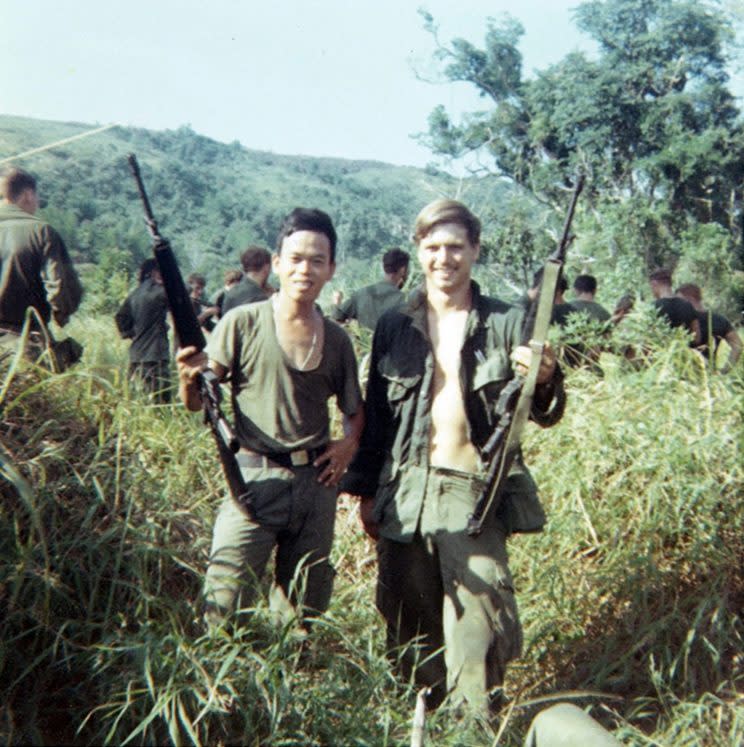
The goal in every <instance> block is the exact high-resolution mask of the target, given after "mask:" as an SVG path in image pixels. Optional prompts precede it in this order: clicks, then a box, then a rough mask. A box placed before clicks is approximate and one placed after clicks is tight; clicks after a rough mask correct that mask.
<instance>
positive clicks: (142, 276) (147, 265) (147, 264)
mask: <svg viewBox="0 0 744 747" xmlns="http://www.w3.org/2000/svg"><path fill="white" fill-rule="evenodd" d="M157 269H158V263H157V262H156V261H155V260H154V259H153V258H152V257H150V258H149V259H146V260H145V261H144V262H143V263H142V264H141V265H140V269H139V281H140V283H144V282H145V280H147V278H149V277H150V275H152V273H153V270H157Z"/></svg>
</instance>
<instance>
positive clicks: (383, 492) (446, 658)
mask: <svg viewBox="0 0 744 747" xmlns="http://www.w3.org/2000/svg"><path fill="white" fill-rule="evenodd" d="M414 238H415V241H416V243H417V250H418V251H417V253H418V259H419V262H420V263H421V268H422V270H423V274H424V280H425V287H424V288H423V290H421V291H418V292H416V293H412V294H411V295H410V298H409V301H408V303H407V304H406V305H405V306H404V307H402V308H401V309H396V310H392V311H388V312H386V313H385V314H384V315H383V316H382V317H381V319H380V321H379V323H378V325H377V329H376V332H375V335H374V341H373V346H372V360H371V364H370V378H369V384H368V389H367V401H366V407H365V411H366V413H367V423H366V426H365V429H364V433H363V436H362V441H361V445H360V450H359V453H358V455H357V457H356V458H355V459H354V461H353V463H352V466H351V467H350V469H349V473H348V475H347V476H346V478H345V479H344V481H343V489H344V490H346V491H347V492H349V493H352V494H356V495H358V496H360V497H361V504H360V511H361V516H362V521H363V524H364V526H365V529H366V531H367V532H368V533H369V534H370V535H371V536H372V537H374V538H379V541H378V544H377V550H378V561H379V569H378V583H377V606H378V608H379V610H380V612H381V613H382V615H383V616H384V617H385V619H386V621H387V627H388V643H389V647H390V648H391V649H393V648H395V649H396V653H395V654H394V656H400V655H401V649H402V658H400V659H399V661H400V664H401V668H402V670H403V672H402V673H403V675H404V676H405V677H406V678H408V677H410V675H411V674H412V673H413V674H414V676H415V680H416V682H417V683H418V684H419V685H426V686H429V687H431V688H433V690H432V695H431V697H430V699H429V705H430V706H436V705H438V704H439V703H440V702H441V701H442V699H443V698H444V696H445V695H446V694H447V693H451V698H452V702H454V703H457V702H461V701H463V700H465V701H467V702H468V703H469V705H470V706H471V707H473V709H475V711H476V712H480V713H487V712H488V710H489V706H490V705H491V696H492V695H493V694H495V693H494V690H495V689H497V688H499V687H500V685H501V684H502V680H503V676H504V670H505V668H506V664H507V662H508V661H509V660H510V659H513V658H514V657H516V656H518V655H519V653H520V650H521V643H522V634H521V628H520V624H519V618H518V616H517V607H516V602H515V599H514V588H513V583H512V578H511V574H510V572H509V567H508V563H507V554H506V538H507V536H508V535H509V534H510V533H511V532H516V531H538V530H540V529H541V528H542V526H543V524H544V521H545V516H544V513H543V511H542V508H541V506H540V503H539V501H538V498H537V492H536V488H535V484H534V482H533V480H532V478H531V477H530V475H529V473H528V472H527V470H526V469H525V467H524V465H523V464H522V462H521V459H520V460H519V461H518V462H516V463H515V466H514V468H513V470H512V473H511V474H510V476H509V479H508V481H507V489H506V495H505V500H504V501H503V503H502V504H501V506H500V508H499V510H498V511H497V512H495V513H494V515H491V516H489V517H488V518H487V520H486V523H485V525H484V530H483V533H482V534H481V535H480V537H478V538H477V539H475V538H472V537H470V536H469V535H468V534H467V532H466V526H467V520H468V516H469V515H470V514H471V513H472V512H473V509H474V506H475V502H476V500H477V498H478V495H479V493H480V492H481V489H482V487H483V479H482V475H483V471H484V465H483V464H482V462H481V458H480V449H481V448H482V447H483V445H484V443H485V441H486V439H487V438H488V436H489V435H490V433H491V432H492V430H493V428H494V404H495V402H496V400H497V398H498V396H499V393H500V391H501V389H502V388H503V386H504V385H505V384H506V382H507V381H508V380H509V379H511V378H512V377H513V375H514V368H513V367H516V369H517V370H518V371H520V372H521V373H526V366H527V365H528V362H529V357H530V355H529V349H528V348H526V347H521V346H520V333H521V328H522V320H523V316H524V310H523V309H520V308H516V307H511V306H509V305H508V304H506V303H503V302H501V301H498V300H496V299H492V298H487V297H485V296H483V295H481V293H480V290H479V288H478V285H477V284H476V283H475V282H473V281H472V280H471V269H472V266H473V264H474V263H475V261H476V259H477V258H478V255H479V253H480V244H479V241H480V222H479V220H478V219H477V218H476V217H475V216H474V215H473V214H472V213H471V212H470V211H469V210H468V209H467V208H466V207H465V205H463V204H461V203H459V202H455V201H453V200H437V201H435V202H433V203H431V204H430V205H428V206H427V207H425V208H424V209H423V210H422V211H421V213H420V214H419V216H418V218H417V219H416V225H415V233H414ZM563 398H564V394H563V388H562V385H561V374H560V372H559V369H558V368H557V366H556V361H555V355H554V353H553V351H552V350H550V349H549V348H548V349H546V351H545V353H544V355H543V358H542V361H541V366H540V371H539V376H538V386H537V391H536V396H535V400H534V402H533V407H532V413H531V414H532V418H533V419H535V420H537V421H538V422H540V421H541V420H542V421H543V422H547V416H548V412H549V411H550V410H552V408H553V407H562V405H563ZM417 636H418V638H417ZM414 639H416V640H415V641H414ZM442 647H444V652H443V654H442V652H441V649H442Z"/></svg>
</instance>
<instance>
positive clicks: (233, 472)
mask: <svg viewBox="0 0 744 747" xmlns="http://www.w3.org/2000/svg"><path fill="white" fill-rule="evenodd" d="M128 161H129V168H130V169H131V170H132V175H133V176H134V180H135V181H136V182H137V191H138V192H139V196H140V199H141V200H142V206H143V208H144V211H145V224H146V225H147V230H148V231H149V232H150V236H151V237H152V240H153V242H154V243H153V247H152V251H153V254H154V255H155V261H156V262H157V264H158V269H159V270H160V275H161V277H162V278H163V289H164V290H165V295H166V297H167V299H168V307H169V308H170V312H171V316H172V317H173V326H174V328H175V330H176V337H177V338H178V345H179V347H183V348H185V347H189V346H193V347H195V348H196V349H197V350H204V348H205V347H206V344H207V341H206V340H205V339H204V333H203V332H202V330H201V327H200V326H199V320H198V319H197V318H196V313H195V312H194V307H193V306H192V304H191V298H190V297H189V294H188V291H187V290H186V286H185V285H184V282H183V278H182V277H181V272H180V270H179V269H178V263H177V262H176V257H175V255H174V254H173V250H172V249H171V246H170V244H169V243H168V241H167V239H164V238H163V237H162V236H161V235H160V231H159V230H158V225H157V223H156V222H155V218H154V216H153V214H152V209H151V208H150V200H149V199H148V197H147V192H146V191H145V185H144V183H143V182H142V175H141V174H140V169H139V164H138V163H137V158H136V156H135V155H134V154H133V153H132V154H130V155H129V157H128ZM196 381H197V386H198V388H199V394H200V395H201V400H202V404H203V408H204V422H205V423H207V424H208V425H209V428H210V430H211V431H212V435H213V436H214V440H215V441H216V443H217V451H218V453H219V457H220V462H221V463H222V470H223V472H224V473H225V479H226V480H227V484H228V487H229V488H230V492H231V493H232V495H233V497H234V498H235V500H237V501H238V502H239V503H241V504H242V505H243V506H245V507H247V508H250V497H249V494H248V489H247V487H246V484H245V481H244V480H243V475H242V474H241V472H240V467H239V465H238V461H237V459H236V457H235V454H236V453H237V451H238V449H239V448H240V445H239V443H238V439H237V437H236V436H235V433H234V432H233V429H232V427H231V425H230V423H229V422H228V420H227V418H226V417H225V416H224V414H223V413H222V407H221V401H222V394H221V391H220V382H219V380H218V379H217V375H216V374H215V373H214V371H212V370H211V369H209V368H207V369H206V370H204V371H202V372H201V373H200V374H199V375H198V376H197V380H196Z"/></svg>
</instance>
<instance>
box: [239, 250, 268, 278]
mask: <svg viewBox="0 0 744 747" xmlns="http://www.w3.org/2000/svg"><path fill="white" fill-rule="evenodd" d="M270 262H271V254H270V253H269V250H268V249H264V248H263V247H262V246H255V245H252V246H249V247H248V248H247V249H246V250H245V251H244V252H243V253H242V254H241V255H240V264H241V265H243V272H257V271H258V270H260V269H261V268H263V267H266V265H268V264H269V263H270Z"/></svg>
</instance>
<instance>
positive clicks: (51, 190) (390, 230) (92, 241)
mask: <svg viewBox="0 0 744 747" xmlns="http://www.w3.org/2000/svg"><path fill="white" fill-rule="evenodd" d="M94 128H95V125H88V124H81V123H74V122H48V121H42V120H36V119H28V118H23V117H13V116H6V115H0V159H6V158H8V157H11V156H14V155H15V154H18V153H23V152H25V151H28V150H32V149H36V148H40V147H43V146H45V145H47V144H50V143H53V142H56V141H58V140H62V139H66V138H70V137H73V136H76V135H80V134H82V133H85V132H86V131H89V130H91V129H94ZM130 152H134V153H135V154H136V155H137V158H138V160H139V162H140V166H141V168H142V173H143V178H144V180H145V184H146V186H147V189H148V192H149V194H150V199H151V201H152V204H153V211H154V213H155V215H156V218H157V219H158V223H159V225H160V229H161V231H162V233H163V235H165V236H167V237H168V238H169V239H170V240H171V242H172V243H173V245H174V247H175V249H176V252H177V254H178V256H179V259H180V260H181V262H182V263H183V270H184V272H189V271H192V270H197V271H202V272H205V273H206V274H207V276H208V279H209V280H210V281H212V282H211V284H212V286H213V287H214V286H216V285H218V284H221V283H220V275H221V273H222V271H223V270H224V269H226V268H228V267H232V266H235V265H236V264H237V258H238V256H239V253H240V251H241V250H242V249H243V248H245V246H246V245H247V244H249V243H259V244H263V245H266V246H269V247H273V245H274V242H275V239H276V233H277V229H278V227H279V223H280V221H281V218H282V217H283V216H284V215H285V214H286V213H287V212H288V211H289V210H290V209H291V208H293V207H295V206H297V205H302V206H308V207H318V208H321V209H323V210H326V211H327V212H328V213H330V215H331V216H332V218H333V219H334V222H335V224H336V227H337V230H338V234H339V258H340V260H341V262H343V261H344V259H346V258H351V257H355V258H362V259H367V258H370V257H373V256H376V255H378V254H379V253H380V252H381V251H382V250H384V249H385V248H387V247H389V246H391V245H401V244H406V243H407V242H408V237H409V235H410V231H411V225H412V222H413V219H414V217H415V215H416V214H417V213H418V211H419V210H420V209H421V207H423V205H425V204H426V203H427V202H429V201H430V200H432V199H434V198H436V197H440V196H455V195H457V194H465V195H466V196H467V198H468V199H469V200H471V201H472V202H473V203H474V204H477V205H483V204H492V205H495V206H497V205H499V204H500V203H502V202H503V200H502V199H501V198H502V197H503V194H504V192H505V190H507V187H506V186H505V185H504V184H503V183H501V182H499V181H498V180H494V179H491V180H487V181H484V180H469V181H467V182H463V181H460V180H458V179H455V178H454V177H452V176H450V175H448V174H446V173H443V172H438V171H436V170H434V169H430V170H422V169H416V168H410V167H400V166H391V165H389V164H384V163H379V162H376V161H348V160H342V159H336V158H310V157H307V156H288V155H278V154H274V153H267V152H261V151H254V150H249V149H248V148H245V147H243V146H242V145H241V144H240V143H238V142H233V143H231V144H229V145H226V144H223V143H219V142H216V141H215V140H211V139H209V138H207V137H203V136H201V135H198V134H197V133H195V132H193V131H192V130H191V129H189V128H188V127H181V128H179V129H178V130H175V131H172V130H167V131H164V132H154V131H150V130H144V129H136V128H129V127H118V126H117V127H113V128H112V129H109V130H106V131H104V132H100V133H98V134H94V135H92V136H90V137H88V138H81V139H78V140H75V141H73V142H69V143H66V144H63V145H60V146H58V147H55V148H52V149H49V150H45V151H42V152H38V153H35V154H32V155H29V156H26V157H23V158H14V159H13V161H12V163H13V164H14V165H16V166H20V167H22V168H25V169H27V170H29V171H31V172H32V173H34V174H35V175H36V176H37V178H38V179H39V183H40V185H39V186H40V191H41V194H42V197H43V198H44V199H45V203H46V205H45V208H44V209H43V211H42V214H43V215H44V216H45V217H47V218H48V219H49V220H50V221H51V222H52V223H53V224H54V225H55V227H57V228H58V230H59V231H60V232H61V233H62V235H63V237H64V238H65V240H66V242H67V243H68V246H69V248H70V250H71V252H72V253H73V255H74V257H75V259H76V260H77V261H78V262H84V263H87V262H98V261H99V260H100V259H101V257H102V255H104V254H105V253H106V252H107V251H110V250H111V249H113V248H118V249H121V250H125V251H126V252H128V253H129V254H130V256H132V257H133V265H136V264H137V262H138V261H139V260H140V259H141V258H142V257H143V256H145V254H146V253H147V252H148V251H149V249H148V242H147V235H146V233H145V232H144V229H143V224H142V214H141V209H140V204H139V200H138V197H137V194H136V190H135V186H134V182H133V180H132V178H131V175H130V173H129V170H128V167H127V163H126V155H127V154H128V153H130Z"/></svg>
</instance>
